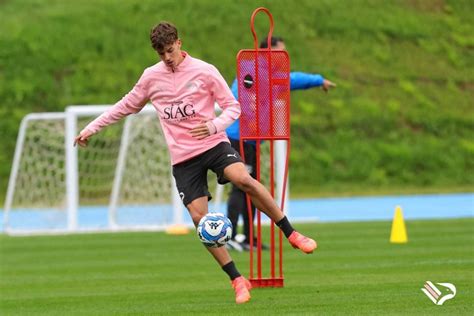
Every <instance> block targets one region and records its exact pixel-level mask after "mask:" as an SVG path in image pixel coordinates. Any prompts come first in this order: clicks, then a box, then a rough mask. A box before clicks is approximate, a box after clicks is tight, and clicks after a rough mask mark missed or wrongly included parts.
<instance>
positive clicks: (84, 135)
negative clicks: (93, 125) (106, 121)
mask: <svg viewBox="0 0 474 316" xmlns="http://www.w3.org/2000/svg"><path fill="white" fill-rule="evenodd" d="M91 136H92V133H91V132H89V131H88V130H82V131H81V132H80V133H79V135H77V136H76V138H74V146H76V145H77V144H79V146H81V147H86V146H87V143H88V142H89V137H91Z"/></svg>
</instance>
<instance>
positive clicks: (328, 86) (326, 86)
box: [321, 79, 336, 92]
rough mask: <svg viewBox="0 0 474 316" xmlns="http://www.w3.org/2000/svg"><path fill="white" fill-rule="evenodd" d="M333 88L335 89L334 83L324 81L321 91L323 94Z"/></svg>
mask: <svg viewBox="0 0 474 316" xmlns="http://www.w3.org/2000/svg"><path fill="white" fill-rule="evenodd" d="M335 87H336V84H335V83H334V82H331V81H329V80H327V79H324V81H323V85H322V86H321V89H323V90H324V91H325V92H328V91H329V89H331V88H335Z"/></svg>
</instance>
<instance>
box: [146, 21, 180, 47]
mask: <svg viewBox="0 0 474 316" xmlns="http://www.w3.org/2000/svg"><path fill="white" fill-rule="evenodd" d="M177 39H178V30H177V29H176V26H174V25H173V24H172V23H170V22H165V21H162V22H160V24H158V25H155V26H154V27H153V28H152V29H151V31H150V40H151V46H152V47H153V49H154V50H156V51H157V52H158V51H161V50H163V49H164V47H165V46H166V45H170V44H173V43H174V42H176V40H177Z"/></svg>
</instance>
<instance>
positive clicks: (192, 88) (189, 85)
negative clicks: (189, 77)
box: [184, 81, 198, 91]
mask: <svg viewBox="0 0 474 316" xmlns="http://www.w3.org/2000/svg"><path fill="white" fill-rule="evenodd" d="M184 87H185V88H186V89H187V90H190V91H196V90H197V89H198V83H197V82H196V81H189V82H188V83H186V85H185V86H184Z"/></svg>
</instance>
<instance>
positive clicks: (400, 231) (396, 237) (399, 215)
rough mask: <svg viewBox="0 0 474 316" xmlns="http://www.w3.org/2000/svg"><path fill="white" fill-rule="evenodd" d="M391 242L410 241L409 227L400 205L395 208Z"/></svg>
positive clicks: (402, 242) (401, 242) (403, 242)
mask: <svg viewBox="0 0 474 316" xmlns="http://www.w3.org/2000/svg"><path fill="white" fill-rule="evenodd" d="M390 242H391V243H394V244H405V243H407V242H408V237H407V229H406V227H405V221H404V220H403V212H402V208H401V207H400V206H397V207H396V208H395V216H394V217H393V222H392V233H391V234H390Z"/></svg>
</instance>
